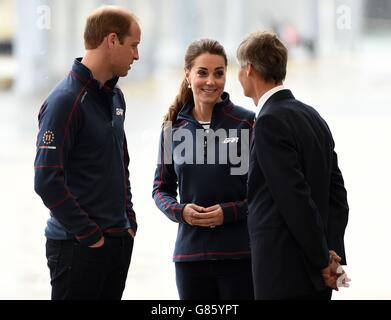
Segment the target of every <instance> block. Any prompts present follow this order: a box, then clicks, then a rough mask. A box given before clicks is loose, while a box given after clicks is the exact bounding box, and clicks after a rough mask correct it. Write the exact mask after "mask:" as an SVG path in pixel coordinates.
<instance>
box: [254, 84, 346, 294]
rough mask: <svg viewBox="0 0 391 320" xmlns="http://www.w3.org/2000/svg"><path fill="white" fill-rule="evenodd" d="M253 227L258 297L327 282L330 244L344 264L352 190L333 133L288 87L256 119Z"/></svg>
mask: <svg viewBox="0 0 391 320" xmlns="http://www.w3.org/2000/svg"><path fill="white" fill-rule="evenodd" d="M253 137H254V139H253V141H252V145H251V155H250V167H249V178H248V209H249V216H248V227H249V233H250V239H251V240H250V241H251V253H252V261H253V273H254V287H255V296H256V298H257V299H284V298H289V297H296V296H301V295H306V294H311V293H315V292H316V291H320V290H323V289H325V285H324V282H323V278H322V276H321V269H323V268H325V267H327V266H328V263H329V250H334V251H336V252H337V254H339V255H340V256H341V257H342V264H346V259H345V249H344V240H343V237H344V232H345V227H346V224H347V220H348V211H349V208H348V204H347V199H346V190H345V188H344V181H343V178H342V174H341V171H340V170H339V168H338V163H337V154H336V153H335V152H334V141H333V138H332V135H331V132H330V130H329V128H328V126H327V124H326V122H325V121H324V120H323V119H322V118H321V117H320V115H319V114H318V113H317V111H316V110H315V109H313V108H312V107H310V106H307V105H305V104H304V103H302V102H300V101H298V100H296V99H295V98H294V96H293V95H292V93H291V91H289V90H282V91H279V92H277V93H275V94H274V95H272V96H271V97H270V98H269V99H268V100H267V101H266V103H265V105H264V106H263V108H262V110H261V112H260V114H259V116H258V118H257V120H256V123H255V130H254V136H253Z"/></svg>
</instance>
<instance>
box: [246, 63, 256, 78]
mask: <svg viewBox="0 0 391 320" xmlns="http://www.w3.org/2000/svg"><path fill="white" fill-rule="evenodd" d="M253 75H254V67H253V65H252V64H251V63H247V66H246V76H247V77H250V76H253Z"/></svg>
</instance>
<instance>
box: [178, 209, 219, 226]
mask: <svg viewBox="0 0 391 320" xmlns="http://www.w3.org/2000/svg"><path fill="white" fill-rule="evenodd" d="M182 215H183V219H184V220H185V221H186V222H187V223H188V224H189V225H191V226H198V227H209V228H214V227H215V226H220V225H222V224H223V221H224V213H223V209H222V208H221V206H220V205H219V204H216V205H214V206H211V207H207V208H204V207H201V206H197V205H196V204H194V203H188V204H186V206H185V208H184V209H183V213H182Z"/></svg>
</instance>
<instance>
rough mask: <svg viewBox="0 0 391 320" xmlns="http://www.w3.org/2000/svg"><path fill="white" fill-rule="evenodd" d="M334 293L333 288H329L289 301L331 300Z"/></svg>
mask: <svg viewBox="0 0 391 320" xmlns="http://www.w3.org/2000/svg"><path fill="white" fill-rule="evenodd" d="M332 293H333V290H332V289H331V288H327V289H325V290H322V291H315V292H314V293H310V294H307V295H304V296H298V297H293V298H289V300H331V296H332Z"/></svg>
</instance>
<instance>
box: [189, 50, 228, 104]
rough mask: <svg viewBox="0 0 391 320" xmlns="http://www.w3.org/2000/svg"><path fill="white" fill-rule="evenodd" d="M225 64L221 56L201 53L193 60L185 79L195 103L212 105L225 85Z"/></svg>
mask: <svg viewBox="0 0 391 320" xmlns="http://www.w3.org/2000/svg"><path fill="white" fill-rule="evenodd" d="M225 74H226V66H225V61H224V58H223V57H222V56H219V55H216V54H210V53H203V54H201V55H200V56H198V57H197V58H196V59H195V60H194V65H193V67H192V68H191V69H190V70H186V79H187V81H188V83H190V85H191V90H192V91H193V97H194V103H195V105H199V104H204V105H211V106H214V105H215V104H216V103H217V101H218V100H219V98H220V97H221V95H222V93H223V91H224V86H225Z"/></svg>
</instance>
